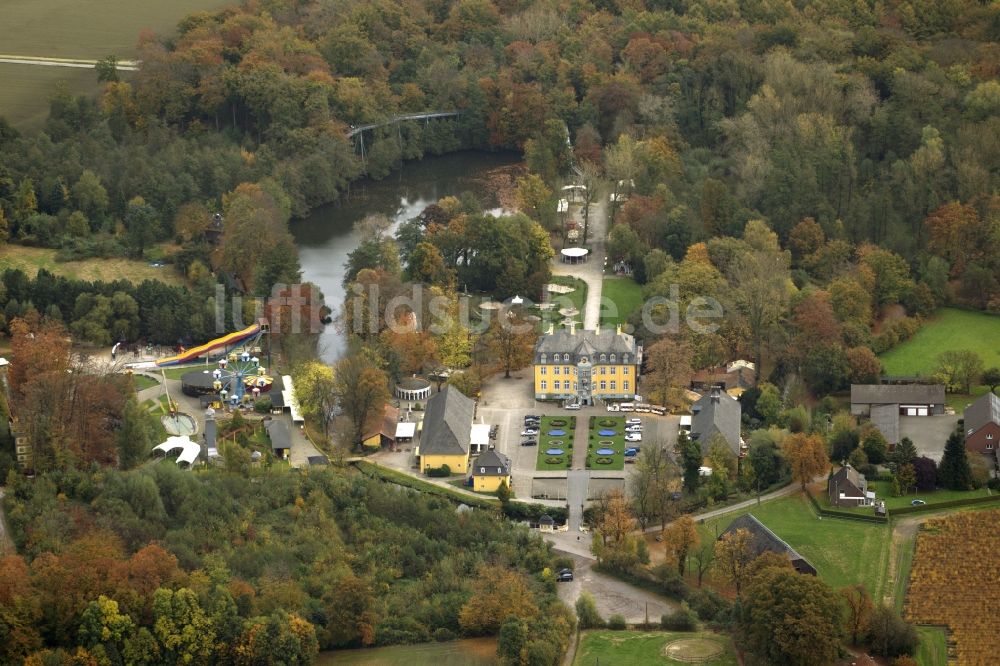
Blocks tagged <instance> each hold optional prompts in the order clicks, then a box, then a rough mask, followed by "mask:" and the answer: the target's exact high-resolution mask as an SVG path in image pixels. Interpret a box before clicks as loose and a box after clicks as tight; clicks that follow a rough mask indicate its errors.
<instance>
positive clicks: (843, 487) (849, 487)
mask: <svg viewBox="0 0 1000 666" xmlns="http://www.w3.org/2000/svg"><path fill="white" fill-rule="evenodd" d="M826 492H827V495H828V497H829V498H830V504H832V505H833V506H867V505H869V504H871V503H872V502H874V500H875V496H874V495H875V494H874V493H871V497H869V493H868V481H867V480H866V479H865V475H864V474H862V473H861V472H859V471H858V470H856V469H854V468H853V467H851V466H850V465H844V466H843V467H841V468H840V469H839V470H837V472H836V473H835V474H833V475H832V476H831V477H830V479H829V480H828V481H827V486H826Z"/></svg>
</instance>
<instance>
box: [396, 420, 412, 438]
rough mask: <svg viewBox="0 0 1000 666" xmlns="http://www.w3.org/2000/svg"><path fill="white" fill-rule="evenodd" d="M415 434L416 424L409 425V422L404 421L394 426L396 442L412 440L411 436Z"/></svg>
mask: <svg viewBox="0 0 1000 666" xmlns="http://www.w3.org/2000/svg"><path fill="white" fill-rule="evenodd" d="M416 432H417V424H416V423H409V422H406V421H404V422H402V423H397V424H396V441H397V442H398V441H400V440H403V439H413V436H414V435H415V434H416Z"/></svg>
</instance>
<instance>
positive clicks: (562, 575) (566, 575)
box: [556, 569, 573, 583]
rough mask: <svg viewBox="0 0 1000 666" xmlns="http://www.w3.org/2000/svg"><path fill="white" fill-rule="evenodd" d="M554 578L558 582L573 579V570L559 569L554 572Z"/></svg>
mask: <svg viewBox="0 0 1000 666" xmlns="http://www.w3.org/2000/svg"><path fill="white" fill-rule="evenodd" d="M556 580H557V581H558V582H560V583H569V582H571V581H572V580H573V572H572V571H570V570H569V569H560V570H559V573H557V574H556Z"/></svg>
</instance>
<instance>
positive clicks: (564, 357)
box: [563, 354, 569, 363]
mask: <svg viewBox="0 0 1000 666" xmlns="http://www.w3.org/2000/svg"><path fill="white" fill-rule="evenodd" d="M563 363H569V354H563Z"/></svg>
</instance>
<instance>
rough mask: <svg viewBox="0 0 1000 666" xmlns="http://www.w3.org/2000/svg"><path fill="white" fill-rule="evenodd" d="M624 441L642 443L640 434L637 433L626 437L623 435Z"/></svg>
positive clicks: (631, 433)
mask: <svg viewBox="0 0 1000 666" xmlns="http://www.w3.org/2000/svg"><path fill="white" fill-rule="evenodd" d="M625 441H626V442H641V441H642V434H641V433H638V432H630V433H628V434H627V435H625Z"/></svg>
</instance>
